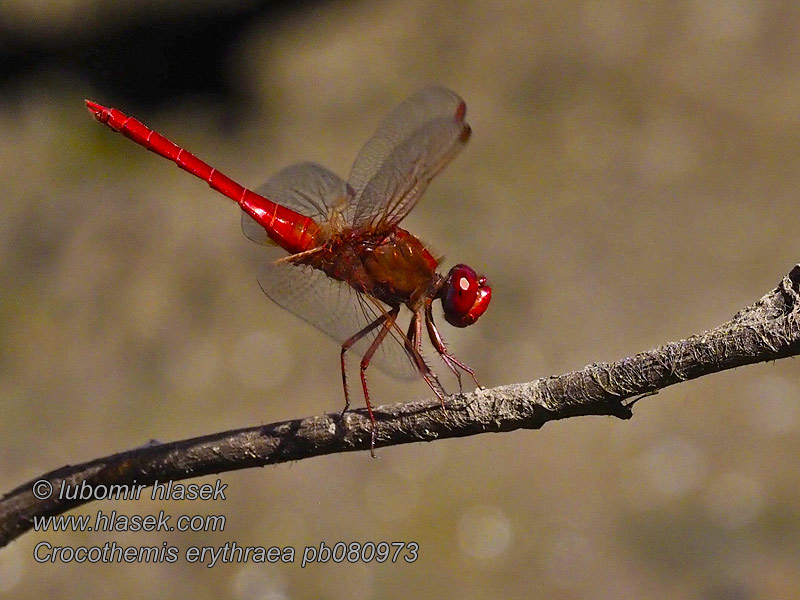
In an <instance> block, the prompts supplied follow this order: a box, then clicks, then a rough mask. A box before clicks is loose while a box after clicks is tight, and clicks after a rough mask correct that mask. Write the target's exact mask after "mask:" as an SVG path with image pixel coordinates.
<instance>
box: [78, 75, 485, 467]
mask: <svg viewBox="0 0 800 600" xmlns="http://www.w3.org/2000/svg"><path fill="white" fill-rule="evenodd" d="M86 105H87V107H88V108H89V110H90V112H91V113H92V115H94V117H95V118H96V119H97V120H98V121H100V122H101V123H105V124H106V125H108V126H109V127H110V128H111V129H113V130H115V131H119V132H120V133H122V134H124V135H125V136H127V137H128V138H130V139H132V140H133V141H134V142H136V143H138V144H141V145H142V146H144V147H145V148H147V149H148V150H151V151H152V152H155V153H156V154H159V155H161V156H163V157H165V158H168V159H170V160H171V161H173V162H175V163H176V164H177V165H178V166H179V167H180V168H181V169H184V170H185V171H188V172H189V173H192V174H193V175H196V176H197V177H199V178H200V179H203V180H204V181H206V182H207V183H208V185H209V186H211V187H212V188H213V189H215V190H217V191H219V192H221V193H222V194H224V195H225V196H227V197H228V198H231V199H232V200H234V201H235V202H237V203H238V204H239V206H240V207H241V208H242V210H243V211H244V214H243V215H242V229H243V231H244V233H245V235H246V236H247V237H248V238H250V239H251V240H253V241H255V242H257V243H260V244H272V245H277V246H279V247H280V248H282V249H283V250H284V251H286V252H288V253H289V254H288V255H286V254H285V253H284V254H283V256H282V257H281V258H279V259H278V260H273V261H268V262H266V263H265V265H264V266H263V268H262V269H261V271H260V273H259V283H260V284H261V288H262V289H263V290H264V293H265V294H267V296H269V297H270V298H272V300H274V301H275V302H276V303H278V304H279V305H280V306H282V307H284V308H286V309H288V310H290V311H291V312H293V313H294V314H296V315H297V316H299V317H301V318H302V319H304V320H306V321H308V322H310V323H311V324H313V325H315V326H316V327H318V328H319V329H321V330H322V331H324V332H325V333H327V334H328V335H330V336H331V337H333V338H334V339H336V340H337V341H338V342H339V343H341V368H342V384H343V386H344V397H345V407H344V410H343V411H342V412H343V413H344V411H346V410H347V409H348V408H349V406H350V396H349V393H348V389H347V373H346V370H345V354H346V353H347V351H348V350H350V349H353V348H354V347H355V351H356V352H358V353H359V354H360V355H361V356H362V359H361V365H360V374H361V386H362V388H363V391H364V398H365V400H366V405H367V411H368V413H369V418H370V422H371V424H372V444H371V451H372V452H373V456H374V446H375V432H376V425H375V417H374V415H373V414H372V406H371V404H370V398H369V390H368V389H367V378H366V371H367V368H368V367H369V365H370V362H371V361H372V360H373V358H374V357H376V352H377V353H378V358H377V361H378V363H379V364H381V365H382V366H384V367H388V369H387V370H389V371H390V372H394V374H398V373H397V371H398V364H399V363H398V357H399V359H401V362H402V365H404V366H405V368H406V370H407V371H408V370H410V371H411V372H414V373H418V374H420V375H421V376H422V378H423V379H424V380H425V382H426V383H427V384H428V385H429V386H430V388H431V390H433V392H434V393H435V394H436V396H437V397H438V398H439V399H440V400H441V401H442V407H444V397H445V395H446V394H445V391H444V388H443V386H442V384H441V383H440V381H439V378H438V377H437V375H436V374H435V373H434V371H433V370H432V369H431V368H430V367H429V366H428V364H427V362H426V361H425V359H424V358H423V355H422V342H423V334H422V326H423V322H424V325H425V329H426V330H427V333H428V337H429V338H430V341H431V344H432V345H433V348H434V349H435V350H436V352H437V353H438V355H439V356H440V357H441V359H442V360H443V361H444V363H445V365H447V367H448V368H449V370H450V371H452V372H453V373H454V374H455V376H456V378H457V380H458V384H459V388H461V374H460V373H459V369H461V370H463V371H464V372H466V373H469V375H470V376H471V377H472V378H473V379H474V380H475V383H476V385H478V381H477V379H476V377H475V373H474V372H473V370H472V369H471V368H469V367H468V366H467V365H465V364H464V363H462V362H461V361H459V360H458V359H457V358H455V357H454V356H453V355H452V354H450V352H448V350H447V347H446V346H445V343H444V340H443V339H442V336H441V335H440V333H439V329H438V328H437V326H436V324H435V323H434V320H433V310H432V306H433V301H434V300H436V299H439V300H441V302H442V307H443V309H444V317H445V320H447V322H448V323H450V324H451V325H454V326H456V327H466V326H467V325H472V324H473V323H474V322H475V321H476V320H477V319H478V317H480V316H481V315H482V314H483V313H484V312H485V311H486V309H487V307H488V306H489V301H490V299H491V295H492V290H491V288H490V287H489V285H487V281H486V278H485V277H482V276H479V275H478V274H477V273H476V272H475V271H474V270H473V269H471V268H470V267H468V266H466V265H463V264H458V265H456V266H454V267H453V268H451V269H450V271H449V272H448V273H447V275H441V274H439V273H437V271H436V269H437V267H438V266H439V263H440V261H441V259H440V258H436V257H434V256H433V254H431V252H430V251H429V250H428V249H427V248H426V247H425V245H424V244H423V243H422V242H421V241H420V240H419V239H417V238H416V237H415V236H414V235H413V234H411V233H409V232H408V231H406V230H405V229H401V228H400V227H399V224H400V221H402V220H403V218H404V217H405V216H406V215H407V214H408V213H409V212H410V211H411V209H412V208H414V206H415V205H416V203H417V201H418V200H419V199H420V197H421V196H422V194H423V192H424V191H425V189H426V188H427V187H428V184H429V183H430V181H431V179H433V177H434V176H435V175H436V174H437V173H439V171H441V170H442V169H443V168H444V167H445V166H446V165H447V164H448V163H449V162H450V161H451V160H452V159H453V158H454V157H455V156H456V154H458V152H459V151H460V150H461V148H462V147H463V146H464V144H466V143H467V140H468V139H469V136H470V131H471V130H470V127H469V125H467V123H466V122H465V121H464V117H465V115H466V104H465V103H464V101H463V100H462V99H461V98H460V97H459V96H458V95H457V94H455V93H454V92H452V91H450V90H448V89H445V88H442V87H436V86H431V87H427V88H424V89H423V90H421V91H419V92H418V93H416V94H414V95H413V96H411V98H409V99H408V100H406V101H405V102H403V103H402V104H401V105H400V106H398V107H397V108H396V109H395V110H394V111H393V112H392V113H390V114H389V116H388V117H386V119H384V121H383V122H382V123H381V125H380V126H379V127H378V130H377V132H376V133H375V135H374V136H373V137H372V138H371V139H370V140H369V141H368V142H367V143H366V144H365V145H364V147H363V148H362V149H361V151H360V152H359V154H358V156H357V157H356V161H355V163H354V165H353V169H352V171H351V172H350V178H349V181H348V182H345V181H343V180H342V179H341V178H340V177H338V176H337V175H335V174H334V173H332V172H331V171H329V170H328V169H326V168H325V167H322V166H320V165H317V164H314V163H310V162H306V163H301V164H297V165H294V166H291V167H287V168H286V169H284V170H282V171H280V172H279V173H278V174H277V175H275V176H274V177H273V178H272V179H270V180H269V181H268V182H267V183H266V184H265V185H264V186H263V187H262V188H259V190H258V193H256V192H253V191H251V190H249V189H246V188H245V187H243V186H241V185H239V184H238V183H236V182H235V181H233V180H232V179H230V178H229V177H227V176H226V175H223V174H222V173H220V172H219V171H217V170H216V169H214V168H212V167H210V166H209V165H207V164H206V163H205V162H203V161H201V160H200V159H198V158H197V157H196V156H194V155H193V154H190V153H189V152H187V151H186V150H184V149H183V148H181V147H179V146H177V145H175V144H174V143H172V142H171V141H169V140H168V139H166V138H165V137H164V136H162V135H160V134H159V133H156V132H155V131H153V130H151V129H149V128H148V127H146V126H145V125H144V124H142V123H141V122H140V121H138V120H136V119H134V118H132V117H128V116H127V115H125V114H123V113H122V112H120V111H119V110H117V109H114V108H106V107H105V106H101V105H100V104H97V103H95V102H92V101H90V100H87V101H86ZM403 305H405V306H406V307H407V308H408V309H409V310H410V311H411V320H410V323H409V326H408V329H407V330H404V329H402V328H401V327H400V325H399V324H398V320H397V317H398V315H399V313H400V307H401V306H403ZM387 338H393V339H394V340H395V341H396V342H399V343H395V344H383V342H384V341H385V340H386V339H387ZM408 367H410V369H408ZM400 370H402V366H401V367H400Z"/></svg>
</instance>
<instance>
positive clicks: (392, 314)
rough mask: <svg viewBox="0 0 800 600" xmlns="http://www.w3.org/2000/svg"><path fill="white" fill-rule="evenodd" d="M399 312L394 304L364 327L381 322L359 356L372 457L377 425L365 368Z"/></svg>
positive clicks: (370, 326)
mask: <svg viewBox="0 0 800 600" xmlns="http://www.w3.org/2000/svg"><path fill="white" fill-rule="evenodd" d="M399 312H400V307H399V306H395V307H394V308H392V309H391V310H390V311H389V312H388V313H384V314H383V315H381V317H380V318H378V319H375V321H373V322H372V323H370V324H369V326H368V327H367V328H366V329H367V331H371V330H372V329H375V327H377V326H378V325H381V323H382V325H381V329H380V331H379V332H378V333H377V335H376V336H375V339H374V340H372V343H371V344H370V346H369V348H367V351H366V352H364V356H363V357H362V358H361V367H360V369H361V387H362V388H363V390H364V400H365V401H366V403H367V412H368V413H369V420H370V422H371V423H372V441H371V442H370V447H369V453H370V454H371V455H372V457H373V458H374V457H375V435H376V432H377V426H376V424H375V416H374V415H373V414H372V405H371V404H370V402H369V389H368V388H367V368H368V367H369V363H370V361H371V360H372V357H373V356H374V355H375V352H376V351H377V349H378V346H380V345H381V343H382V342H383V340H384V339H386V336H387V334H388V333H389V332H390V331H391V330H392V327H395V326H396V325H395V319H397V314H398V313H399ZM362 331H364V330H362ZM359 333H360V332H359ZM364 333H366V332H364ZM362 337H363V334H362ZM348 341H349V340H348Z"/></svg>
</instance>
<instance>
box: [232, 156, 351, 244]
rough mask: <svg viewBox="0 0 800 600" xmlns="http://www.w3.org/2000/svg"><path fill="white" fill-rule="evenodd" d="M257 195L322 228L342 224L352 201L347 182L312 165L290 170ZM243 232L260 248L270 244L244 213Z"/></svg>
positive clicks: (257, 225) (294, 167) (258, 226)
mask: <svg viewBox="0 0 800 600" xmlns="http://www.w3.org/2000/svg"><path fill="white" fill-rule="evenodd" d="M255 192H256V193H257V194H260V195H262V196H264V197H265V198H267V199H269V200H272V201H273V202H275V203H277V204H281V205H283V206H286V207H287V208H291V209H292V210H293V211H295V212H298V213H300V214H301V215H304V216H306V217H311V218H312V219H314V220H315V221H316V222H317V223H319V224H324V223H331V224H336V223H339V222H341V221H342V219H343V217H342V216H341V215H342V211H343V210H344V207H345V205H346V203H347V198H348V195H347V184H346V183H345V182H344V180H343V179H342V178H341V177H339V176H338V175H336V173H333V172H331V171H329V170H328V169H326V168H325V167H323V166H321V165H318V164H316V163H312V162H304V163H299V164H296V165H292V166H290V167H286V168H285V169H283V170H282V171H280V172H278V173H277V174H276V175H275V176H273V177H271V178H270V180H269V181H267V183H265V184H264V185H262V186H261V187H260V188H258V189H257V190H255ZM242 231H243V232H244V234H245V235H246V236H247V237H248V239H251V240H253V241H254V242H256V243H257V244H268V243H270V240H269V238H268V237H267V233H266V231H264V228H263V227H262V226H261V225H259V223H258V221H256V220H255V219H253V218H252V217H251V216H250V215H248V214H247V213H245V212H242Z"/></svg>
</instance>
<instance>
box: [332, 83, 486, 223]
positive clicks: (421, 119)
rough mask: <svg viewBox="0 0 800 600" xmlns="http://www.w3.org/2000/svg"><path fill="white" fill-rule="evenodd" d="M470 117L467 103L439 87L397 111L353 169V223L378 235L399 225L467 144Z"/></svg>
mask: <svg viewBox="0 0 800 600" xmlns="http://www.w3.org/2000/svg"><path fill="white" fill-rule="evenodd" d="M465 114H466V104H465V103H464V101H463V100H462V99H461V98H460V97H459V96H458V95H457V94H456V93H455V92H452V91H450V90H448V89H446V88H442V87H437V86H430V87H426V88H424V89H422V90H421V91H419V92H417V93H416V94H414V95H413V96H411V98H409V99H408V100H406V101H405V102H403V103H402V104H401V105H400V106H398V107H397V108H396V109H395V110H394V111H392V112H391V113H390V114H389V116H388V117H386V119H384V120H383V122H382V123H381V124H380V126H379V127H378V130H377V131H376V132H375V135H374V136H373V137H372V138H371V139H370V140H369V141H368V142H367V143H366V144H365V145H364V147H363V148H362V149H361V151H360V152H359V154H358V156H357V157H356V161H355V163H354V164H353V169H352V170H351V172H350V178H349V182H348V184H349V186H350V188H351V189H352V193H353V194H354V198H353V203H354V204H353V206H352V209H351V210H352V213H348V214H347V221H348V223H349V224H350V225H352V226H353V227H354V228H356V229H362V228H367V227H368V228H371V229H375V230H378V231H381V230H384V229H386V228H389V227H391V226H392V225H396V224H397V223H399V222H400V220H401V219H403V217H405V216H406V215H407V214H408V212H409V211H410V210H411V209H412V208H413V207H414V205H415V204H416V202H417V200H418V199H419V198H420V196H421V195H422V193H423V192H424V191H425V188H427V186H428V183H429V182H430V181H431V179H433V177H434V176H435V175H436V174H437V173H438V172H439V171H441V170H442V169H443V168H444V167H445V166H446V165H447V164H448V163H449V162H450V161H451V160H452V159H453V158H454V157H455V156H456V154H458V152H459V151H460V150H461V148H462V147H463V146H464V145H465V144H466V143H467V140H468V139H469V135H470V128H469V125H467V123H466V122H465V121H464V117H465Z"/></svg>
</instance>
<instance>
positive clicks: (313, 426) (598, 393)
mask: <svg viewBox="0 0 800 600" xmlns="http://www.w3.org/2000/svg"><path fill="white" fill-rule="evenodd" d="M798 353H800V264H799V265H796V266H795V267H794V268H793V269H792V270H791V272H790V273H788V274H787V275H786V276H785V277H784V278H783V280H782V281H781V282H780V284H779V285H778V287H776V288H775V289H774V290H772V291H771V292H770V293H769V294H767V295H765V296H764V297H763V298H761V299H760V300H758V301H757V302H756V303H754V304H753V305H751V306H748V307H747V308H744V309H742V310H741V311H739V312H738V313H737V314H736V315H735V316H734V317H733V318H732V319H731V320H730V321H727V322H726V323H723V324H722V325H720V326H718V327H715V328H714V329H711V330H709V331H706V332H704V333H701V334H698V335H693V336H692V337H689V338H687V339H684V340H679V341H677V342H672V343H669V344H666V345H663V346H660V347H658V348H655V349H653V350H648V351H647V352H642V353H640V354H637V355H636V356H632V357H628V358H624V359H622V360H619V361H616V362H613V363H594V364H591V365H588V366H587V367H584V368H583V369H581V370H580V371H574V372H571V373H566V374H564V375H559V376H554V377H546V378H543V379H539V380H536V381H533V382H530V383H521V384H513V385H505V386H500V387H496V388H492V389H483V390H476V391H475V392H472V393H470V394H463V395H458V396H451V397H449V398H448V399H447V409H446V410H442V409H441V405H440V404H439V403H438V401H436V400H425V401H418V402H409V403H406V404H393V405H389V406H382V407H378V408H376V409H375V418H376V420H377V441H376V447H383V446H393V445H397V444H407V443H411V442H420V441H432V440H434V439H439V438H452V437H462V436H467V435H475V434H478V433H487V432H500V431H513V430H515V429H538V428H539V427H541V426H542V425H544V424H545V423H546V422H548V421H553V420H557V419H565V418H568V417H575V416H580V415H610V416H615V417H619V418H621V419H629V418H630V417H631V416H632V411H631V407H632V406H633V404H634V402H636V401H637V400H638V399H639V398H641V397H643V396H647V395H650V394H654V393H657V392H658V390H660V389H662V388H665V387H667V386H670V385H673V384H675V383H679V382H681V381H686V380H689V379H695V378H697V377H702V376H703V375H708V374H710V373H717V372H719V371H724V370H727V369H732V368H735V367H739V366H742V365H748V364H752V363H758V362H764V361H771V360H777V359H779V358H784V357H787V356H794V355H796V354H798ZM370 437H371V428H370V421H369V417H368V415H367V413H366V410H365V409H359V410H353V411H349V412H347V413H345V414H344V415H339V414H338V413H332V414H327V415H322V416H316V417H306V418H302V419H294V420H291V421H284V422H279V423H273V424H270V425H262V426H258V427H250V428H247V429H238V430H233V431H225V432H222V433H215V434H211V435H207V436H203V437H198V438H193V439H188V440H182V441H178V442H171V443H166V444H153V445H148V446H144V447H140V448H135V449H133V450H130V451H127V452H122V453H119V454H114V455H112V456H108V457H105V458H99V459H96V460H93V461H90V462H87V463H84V464H80V465H67V466H64V467H61V468H59V469H56V470H54V471H50V472H49V473H45V474H43V475H40V476H39V477H37V478H36V479H35V480H31V481H29V482H27V483H24V484H22V485H21V486H19V487H17V488H16V489H14V490H12V491H10V492H9V493H7V494H5V495H4V496H3V497H2V499H0V547H2V546H4V545H6V544H7V543H8V542H10V541H11V540H13V539H15V538H16V537H18V536H20V535H22V534H23V533H24V532H26V531H27V530H29V529H30V528H31V527H32V526H33V518H34V517H39V516H43V517H44V516H49V515H56V514H59V513H62V512H65V511H67V510H69V509H70V508H73V507H76V506H79V505H81V504H84V503H86V502H89V501H91V500H80V499H77V500H72V499H70V500H68V499H60V498H59V491H60V490H61V489H62V486H64V485H69V486H75V485H80V484H81V483H82V482H86V484H88V486H90V487H91V488H92V489H101V490H102V489H104V488H97V486H111V485H120V486H131V485H133V484H134V481H135V482H136V483H137V484H139V485H142V484H143V485H152V484H153V483H154V482H155V481H156V480H158V481H161V482H164V481H168V480H172V481H177V480H182V479H188V478H191V477H197V476H201V475H208V474H212V473H221V472H224V471H234V470H237V469H245V468H249V467H257V466H264V465H269V464H274V463H280V462H285V461H290V460H300V459H303V458H310V457H312V456H321V455H324V454H331V453H334V452H351V451H354V450H369V447H370ZM40 480H45V481H48V482H49V483H50V485H52V489H53V490H54V491H53V493H52V495H51V496H50V497H48V498H44V499H37V498H36V497H35V496H34V484H35V483H36V482H37V481H40Z"/></svg>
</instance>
